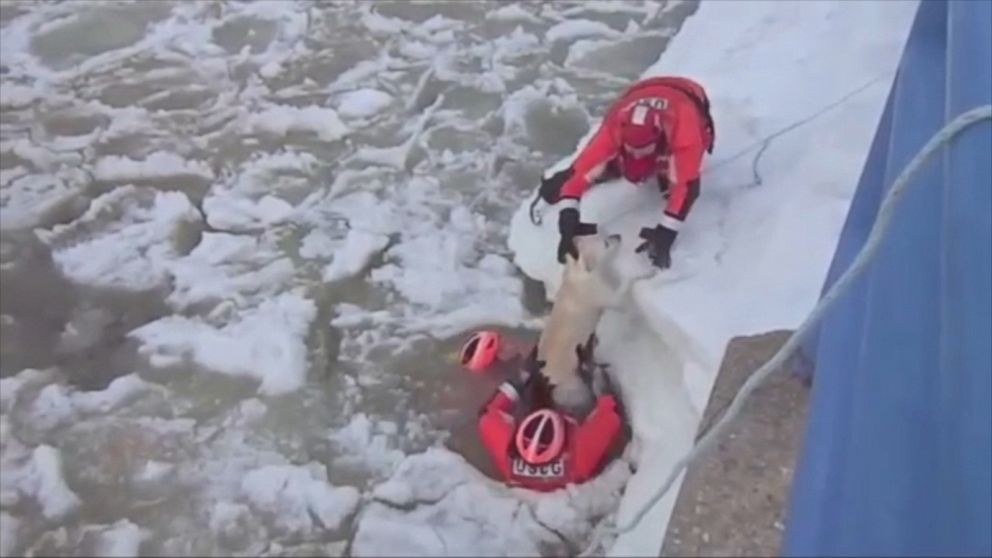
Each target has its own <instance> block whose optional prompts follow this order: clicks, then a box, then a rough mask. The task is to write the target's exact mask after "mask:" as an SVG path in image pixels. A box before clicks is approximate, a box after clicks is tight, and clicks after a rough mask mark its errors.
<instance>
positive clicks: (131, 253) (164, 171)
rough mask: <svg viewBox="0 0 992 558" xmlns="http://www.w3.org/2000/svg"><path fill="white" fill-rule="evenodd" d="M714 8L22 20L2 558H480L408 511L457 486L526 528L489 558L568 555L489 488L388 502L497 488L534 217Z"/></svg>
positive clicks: (526, 304)
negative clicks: (522, 246) (498, 354)
mask: <svg viewBox="0 0 992 558" xmlns="http://www.w3.org/2000/svg"><path fill="white" fill-rule="evenodd" d="M694 10H695V4H694V3H688V2H686V3H676V2H670V3H666V2H647V3H644V2H622V1H611V2H581V3H554V2H553V3H518V4H517V3H514V4H510V3H496V2H450V3H445V2H417V3H407V2H338V3H326V2H321V3H314V2H289V1H279V2H254V3H239V2H163V1H158V0H151V1H141V2H117V1H115V2H89V1H76V2H63V3H49V2H37V3H17V2H8V1H4V2H3V3H2V4H0V25H2V35H0V37H2V45H0V46H2V48H0V108H2V115H0V157H2V160H0V211H2V213H0V228H2V245H0V285H2V291H0V376H2V378H3V380H2V384H0V388H2V393H0V395H2V398H0V404H2V416H0V421H2V422H0V435H2V439H0V444H2V454H0V460H2V465H3V468H2V472H3V477H2V481H0V508H2V511H0V551H2V554H4V555H7V554H29V555H51V554H56V555H84V554H91V553H96V554H104V555H105V554H141V555H151V554H169V555H193V554H200V553H202V554H207V555H227V554H231V553H235V554H253V555H257V554H271V555H281V554H294V555H300V554H310V553H312V554H342V553H344V554H350V555H363V554H364V555H368V554H375V553H376V552H392V553H395V552H402V551H403V550H404V549H406V550H409V552H411V553H423V554H431V553H435V554H436V553H438V552H445V551H448V552H451V553H453V554H455V553H459V552H464V547H459V546H458V536H457V535H446V534H445V533H447V532H448V531H445V529H448V530H449V531H455V530H457V525H452V524H450V522H449V523H445V521H444V520H442V519H438V515H437V514H435V513H434V512H433V511H432V512H430V513H429V514H427V515H424V514H421V516H417V517H416V518H415V520H406V519H404V520H399V519H395V518H392V516H389V515H388V514H390V513H395V514H399V513H400V512H401V511H406V512H410V513H411V514H416V513H419V512H418V511H417V510H416V509H413V508H415V507H416V506H415V505H414V504H415V503H417V502H420V503H423V504H425V505H428V506H430V505H434V504H437V503H438V502H440V501H443V500H445V498H448V496H449V495H451V498H454V497H455V496H454V495H455V494H456V493H455V486H456V485H459V484H466V485H470V487H469V488H471V489H473V490H475V489H476V488H478V487H483V486H484V487H485V490H488V492H484V493H482V492H480V494H484V496H478V498H480V499H484V498H496V499H497V500H493V501H494V502H495V501H498V502H500V503H501V505H502V503H503V502H507V501H510V500H512V502H513V503H511V504H508V506H510V507H509V508H507V509H508V510H510V511H508V512H507V513H510V514H511V515H512V517H513V518H514V522H520V523H521V526H520V529H522V531H521V533H526V534H527V535H526V536H523V535H521V536H520V538H521V540H522V541H523V542H519V543H517V542H514V543H510V542H506V541H505V540H501V539H502V538H505V537H504V536H503V535H499V534H498V533H497V535H498V536H495V539H494V541H492V542H491V545H492V546H491V547H485V546H475V547H471V546H470V547H468V548H475V549H476V550H477V551H478V552H486V553H519V552H525V551H526V552H537V551H540V552H545V553H546V552H552V553H553V552H561V551H562V550H563V549H564V550H568V549H574V548H575V545H578V544H580V542H581V541H582V540H583V537H584V536H585V531H584V528H583V527H581V525H584V524H583V523H582V522H581V521H578V520H576V521H572V522H571V523H569V522H570V521H571V520H570V519H568V518H566V519H562V520H561V522H562V524H563V525H565V524H569V525H572V527H570V528H569V529H564V528H557V529H556V528H554V527H552V526H549V525H548V521H549V520H547V518H545V519H544V520H541V519H540V518H538V517H536V516H539V515H540V510H539V509H538V508H534V509H535V510H537V511H533V512H532V515H534V516H535V517H534V520H533V522H531V523H527V522H526V521H524V520H523V519H520V520H518V519H517V518H518V516H519V517H523V515H522V514H520V513H518V511H519V508H513V506H516V505H520V504H519V502H520V501H524V500H526V497H524V496H519V495H518V496H513V497H512V498H511V497H510V496H507V495H505V494H502V493H498V494H497V492H494V491H496V490H498V489H497V488H492V487H490V486H489V485H487V484H485V481H484V479H482V478H481V477H473V476H472V474H473V473H472V472H471V471H468V472H466V471H462V472H461V473H458V474H457V475H456V474H454V473H452V475H453V476H455V477H457V476H458V475H461V476H462V477H464V478H468V479H470V480H469V481H465V482H462V481H458V482H457V483H454V484H452V486H450V487H448V488H446V489H445V490H444V491H443V493H442V494H440V495H437V496H435V497H431V496H430V495H429V494H428V495H426V496H424V495H422V497H421V496H417V495H416V494H415V495H413V496H409V497H407V498H405V499H404V498H401V497H399V496H397V495H396V491H395V490H387V488H389V489H393V488H395V487H396V486H399V484H398V483H400V484H402V483H406V484H403V486H405V487H406V490H407V492H410V493H418V494H419V493H420V492H423V490H426V492H428V493H429V492H430V491H431V490H432V489H433V488H431V489H426V488H424V489H423V490H421V489H419V488H418V486H420V487H436V486H437V485H438V484H437V483H438V482H440V484H442V485H443V484H444V482H443V481H437V479H435V480H433V481H432V480H431V479H424V480H423V481H422V482H421V481H419V480H418V479H417V477H418V475H417V474H416V473H414V472H412V471H416V470H417V467H425V468H426V469H425V470H428V471H439V470H445V469H444V467H454V468H458V467H461V468H462V469H470V468H474V469H477V470H479V471H482V472H483V473H489V472H490V470H489V465H488V463H487V461H486V459H485V456H484V455H483V454H482V452H481V450H480V448H479V447H478V443H477V441H476V439H475V436H474V420H475V417H476V412H477V410H478V407H479V405H480V404H481V403H482V402H483V401H484V400H485V398H486V397H487V396H488V395H489V394H490V392H491V390H492V389H493V387H494V386H495V385H496V384H497V383H498V381H499V380H500V379H501V374H502V373H504V372H507V371H505V370H500V371H496V372H494V373H493V374H489V375H487V376H476V375H470V374H468V373H466V372H464V371H462V370H460V369H459V368H458V366H457V363H456V362H455V360H454V355H455V353H456V352H457V350H458V348H459V345H460V344H461V342H462V340H463V339H464V338H465V336H466V335H467V334H468V333H469V332H470V331H472V330H473V329H476V328H479V327H499V328H501V329H502V330H503V331H504V332H506V333H507V334H509V335H511V336H513V337H514V338H515V339H518V340H519V341H520V342H521V343H527V342H530V341H532V340H533V339H534V337H535V335H536V333H535V331H536V328H537V327H538V326H539V324H540V319H541V317H542V316H543V313H544V312H545V311H546V305H545V303H544V300H543V293H541V290H540V289H539V288H535V287H534V286H533V285H531V284H528V283H527V282H526V281H525V279H524V277H523V276H522V274H521V273H519V271H518V270H517V269H516V268H515V267H514V265H513V264H512V262H511V259H510V255H509V251H508V250H507V248H506V246H505V238H506V232H507V228H508V223H509V220H510V216H511V214H512V213H513V211H514V210H515V209H516V207H517V206H518V204H519V203H520V201H521V200H522V199H524V198H526V197H527V196H530V195H531V192H532V191H533V188H534V187H535V185H536V183H537V180H538V177H539V176H540V173H541V171H542V169H543V168H545V167H547V166H548V165H549V164H551V163H553V162H555V161H556V160H558V159H559V158H561V157H562V156H563V155H566V154H568V153H569V152H571V151H572V149H573V148H574V147H575V144H576V142H577V141H578V140H579V139H580V138H581V137H582V136H583V135H584V134H585V133H586V132H587V131H588V130H589V126H590V119H591V118H592V117H595V116H598V115H599V114H600V113H601V111H602V109H603V108H604V107H605V106H606V105H607V104H609V103H610V102H611V101H612V100H613V97H614V95H615V94H616V93H617V92H618V91H619V90H620V89H622V88H623V87H624V86H626V85H627V84H628V83H629V81H630V80H631V79H634V78H636V76H638V75H639V74H640V72H642V71H643V70H644V69H645V68H646V67H647V66H648V65H650V64H652V63H653V62H655V61H656V60H657V58H658V55H659V54H660V53H661V51H662V50H663V48H664V46H665V44H666V43H667V41H668V40H669V38H670V37H671V36H672V35H673V34H674V33H675V32H676V31H677V29H678V27H679V26H680V25H681V23H682V21H683V20H684V19H685V18H686V17H688V16H689V15H690V14H691V13H692V12H693V11H694ZM439 447H446V448H448V449H449V450H451V452H453V454H454V455H449V454H448V453H428V454H427V456H428V458H429V459H428V458H424V459H423V460H422V461H417V459H419V458H417V459H413V458H411V457H409V456H417V455H421V454H423V452H424V451H425V450H427V449H428V448H439ZM457 455H461V456H463V457H464V459H465V460H467V463H468V464H469V466H468V467H467V466H466V465H465V464H464V463H463V462H461V461H458V458H457ZM438 456H440V457H438ZM432 459H433V460H435V461H431V460H432ZM418 463H420V464H419V465H418ZM404 467H405V468H404ZM452 470H455V469H452ZM459 470H460V469H459ZM618 474H619V473H618ZM428 476H429V475H428ZM622 476H623V475H622V474H619V477H618V478H620V480H619V481H618V482H620V483H622ZM459 478H461V477H459ZM390 479H392V481H390V482H387V481H389V480H390ZM400 481H402V483H401V482H400ZM604 482H605V481H604ZM384 483H385V484H384ZM418 483H419V484H418ZM431 483H433V484H431ZM619 489H620V487H619V486H616V487H614V489H613V490H612V491H605V492H609V494H608V495H607V496H604V497H602V498H599V500H602V501H603V502H601V503H600V504H598V506H599V507H602V506H606V507H608V506H609V505H610V504H611V502H612V503H613V504H615V497H616V492H617V490H619ZM478 490H483V489H482V488H478ZM387 493H388V494H387ZM494 494H495V495H494ZM449 499H450V498H449ZM593 500H596V498H593ZM384 501H389V502H392V504H394V505H393V507H391V508H390V509H389V510H385V511H384V508H383V509H372V508H373V507H374V506H376V505H379V506H380V508H382V506H381V502H384ZM478 501H479V502H481V501H482V500H478ZM410 502H414V503H413V504H411V503H410ZM438 505H439V504H438ZM581 507H582V506H580V508H581ZM394 508H395V509H394ZM454 508H455V507H454V506H453V505H452V506H448V507H443V509H444V510H451V509H454ZM594 508H595V509H594ZM430 509H433V508H430ZM569 509H572V508H569ZM576 509H578V508H576ZM583 509H584V510H585V511H584V512H583V513H586V514H587V515H589V516H590V517H589V518H586V519H589V520H591V519H594V518H593V517H592V516H594V515H596V514H599V515H601V514H602V513H605V512H606V511H608V510H599V509H598V508H597V505H587V506H585V508H583ZM397 510H399V511H397ZM411 510H412V511H411ZM597 510H598V511H597ZM445 513H447V512H445ZM494 513H495V512H494ZM528 513H531V512H528ZM431 514H434V515H431ZM546 515H547V514H546ZM558 515H561V514H558ZM580 515H581V514H580ZM397 517H400V516H397ZM410 517H412V516H410ZM528 517H530V516H529V515H528ZM404 521H409V522H410V523H411V524H415V523H416V522H417V521H423V522H425V524H429V525H430V528H431V529H432V530H433V535H432V536H436V537H437V540H436V541H435V540H434V539H431V540H420V539H418V537H421V535H418V534H417V533H418V531H416V529H414V528H412V527H411V531H410V534H409V535H408V536H409V538H410V540H409V541H402V540H401V539H402V538H403V537H404V536H406V535H404V534H403V530H402V528H398V527H396V525H397V524H403V523H404ZM363 522H365V524H366V525H367V527H366V528H365V532H366V534H365V535H364V536H363V535H362V533H361V531H362V530H363V527H362V525H363ZM472 522H474V523H473V524H474V525H476V526H478V525H483V527H479V529H482V530H483V531H485V529H486V528H485V526H484V524H485V519H484V518H483V519H480V518H473V519H472ZM574 525H580V526H579V527H575V526H574ZM397 529H398V531H397ZM390 530H392V531H390ZM387 531H388V532H389V533H390V534H386V533H387ZM394 531H395V532H394ZM486 533H488V531H486ZM535 533H536V534H535ZM549 533H550V534H549ZM465 536H468V535H465ZM527 537H531V538H532V539H533V541H534V542H533V545H531V546H527V544H529V543H527V540H530V539H527ZM382 541H387V542H388V541H393V542H394V543H395V544H394V545H393V546H388V545H386V546H382V545H379V546H377V544H378V543H381V542H382ZM397 541H399V542H397ZM549 541H550V542H549ZM525 543H526V544H525ZM404 544H406V545H408V546H404ZM435 544H437V545H439V546H432V545H435ZM466 544H469V543H466ZM472 544H477V545H484V544H490V543H486V541H484V540H482V539H479V538H478V537H477V540H476V541H475V542H474V543H472ZM500 545H502V546H500ZM513 545H517V546H513ZM520 545H523V546H520ZM460 548H462V550H459V549H460ZM487 548H489V549H490V550H486V549H487Z"/></svg>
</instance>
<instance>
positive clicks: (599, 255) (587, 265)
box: [575, 234, 621, 272]
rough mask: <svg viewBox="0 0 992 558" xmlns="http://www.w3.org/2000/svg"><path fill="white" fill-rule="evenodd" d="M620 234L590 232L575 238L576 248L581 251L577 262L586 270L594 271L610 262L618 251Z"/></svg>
mask: <svg viewBox="0 0 992 558" xmlns="http://www.w3.org/2000/svg"><path fill="white" fill-rule="evenodd" d="M620 240H621V238H620V235H619V234H611V235H608V236H603V235H600V234H590V235H586V236H579V237H576V238H575V248H576V250H577V251H578V252H579V259H578V261H577V264H578V265H579V266H581V267H582V269H583V270H584V271H587V272H592V271H595V270H598V269H599V268H601V267H602V266H603V265H605V264H608V263H609V261H610V260H612V259H613V258H614V257H615V256H616V255H617V253H618V250H619V248H620Z"/></svg>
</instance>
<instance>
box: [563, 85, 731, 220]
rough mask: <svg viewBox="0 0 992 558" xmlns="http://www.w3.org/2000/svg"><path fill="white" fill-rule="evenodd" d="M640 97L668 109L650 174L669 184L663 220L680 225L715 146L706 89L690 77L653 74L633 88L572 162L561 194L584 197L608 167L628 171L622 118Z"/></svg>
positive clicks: (612, 170) (613, 171)
mask: <svg viewBox="0 0 992 558" xmlns="http://www.w3.org/2000/svg"><path fill="white" fill-rule="evenodd" d="M638 102H641V103H649V104H651V106H653V107H658V108H661V109H662V112H663V116H662V127H663V130H664V132H665V136H666V137H664V138H659V142H658V144H657V151H656V153H655V169H654V172H653V173H651V172H649V173H647V175H648V176H650V175H652V174H653V175H655V176H657V177H658V182H659V186H660V187H661V188H662V189H663V190H664V189H668V191H669V197H668V202H667V207H666V208H665V213H664V216H663V217H662V220H661V224H662V225H664V226H665V227H667V228H669V229H671V230H673V231H678V230H679V228H680V227H681V224H682V223H683V222H684V221H685V218H686V216H687V215H688V214H689V210H690V208H691V207H692V204H693V202H694V201H695V200H696V198H697V197H698V196H699V174H700V168H701V166H702V160H703V153H704V152H711V151H712V148H713V141H714V129H713V120H712V118H711V116H710V112H709V100H708V98H707V97H706V91H705V90H704V89H703V87H702V86H701V85H699V84H698V83H696V82H694V81H692V80H690V79H688V78H679V77H656V78H649V79H646V80H643V81H640V82H638V83H635V84H634V85H633V86H631V87H630V88H629V89H627V90H626V91H625V92H624V93H623V95H622V96H621V97H620V98H619V99H618V100H617V101H616V102H615V103H614V104H613V106H611V107H610V109H609V110H608V111H607V113H606V115H605V116H604V118H603V122H602V124H601V125H600V128H599V130H597V132H596V134H595V135H594V136H593V137H592V139H590V140H589V143H588V145H586V147H585V149H583V150H582V152H581V153H580V154H579V155H578V157H577V158H576V160H575V162H574V163H573V164H572V168H573V169H574V171H575V172H574V174H572V176H571V178H569V179H568V180H567V181H566V182H565V183H564V185H563V186H562V189H561V192H560V194H559V200H561V199H574V200H578V199H580V198H581V197H582V195H583V194H585V192H586V190H588V189H589V187H590V186H591V185H592V184H594V183H596V182H597V181H598V180H599V179H600V178H607V177H608V175H607V173H610V174H614V175H616V176H619V175H626V173H625V172H624V159H625V153H624V151H623V149H622V142H621V135H620V130H621V123H622V122H624V121H626V120H627V118H628V117H629V114H630V112H631V111H632V110H633V109H634V107H635V106H636V105H637V104H638ZM638 174H641V173H638Z"/></svg>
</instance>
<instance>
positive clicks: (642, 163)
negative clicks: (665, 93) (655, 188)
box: [620, 103, 665, 182]
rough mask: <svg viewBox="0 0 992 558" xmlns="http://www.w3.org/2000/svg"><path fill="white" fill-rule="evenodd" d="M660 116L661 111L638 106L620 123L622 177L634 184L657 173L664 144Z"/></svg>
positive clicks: (641, 104) (643, 105) (631, 109)
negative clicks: (658, 159)
mask: <svg viewBox="0 0 992 558" xmlns="http://www.w3.org/2000/svg"><path fill="white" fill-rule="evenodd" d="M661 115H662V110H661V109H659V108H657V107H653V106H651V105H649V104H644V103H637V104H635V105H634V106H633V107H631V108H630V109H629V110H627V112H626V114H625V115H624V118H623V120H622V121H621V123H620V142H621V149H622V153H623V156H622V160H623V175H624V178H626V179H627V180H629V181H631V182H641V181H643V180H645V179H646V178H648V176H650V175H651V174H652V173H653V172H654V170H655V167H656V164H657V161H656V155H657V153H658V151H659V149H660V148H662V147H663V146H664V143H665V132H664V129H663V127H662V124H661V122H662V119H661Z"/></svg>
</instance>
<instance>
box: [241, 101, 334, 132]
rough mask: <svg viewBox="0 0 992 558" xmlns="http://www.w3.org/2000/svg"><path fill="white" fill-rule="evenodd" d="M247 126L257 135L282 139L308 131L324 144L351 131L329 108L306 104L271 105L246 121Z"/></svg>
mask: <svg viewBox="0 0 992 558" xmlns="http://www.w3.org/2000/svg"><path fill="white" fill-rule="evenodd" d="M248 127H249V129H251V130H252V131H254V132H256V133H263V134H270V135H273V136H278V137H282V136H285V135H286V134H288V133H289V132H309V133H313V134H316V136H317V137H318V138H320V139H321V140H323V141H334V140H337V139H341V138H342V137H344V136H345V135H347V134H348V132H349V131H350V130H349V128H348V127H347V126H346V125H345V124H344V122H342V121H341V118H340V117H339V116H338V113H337V111H335V110H334V109H331V108H325V107H318V106H315V105H309V106H306V107H292V106H285V105H273V106H270V107H268V108H266V109H264V110H262V111H260V112H255V113H252V114H251V115H250V116H249V118H248Z"/></svg>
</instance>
